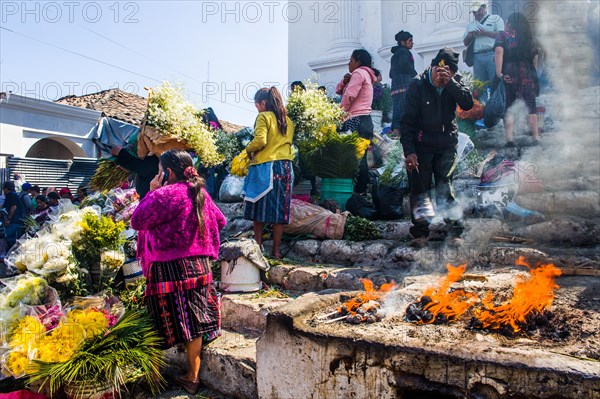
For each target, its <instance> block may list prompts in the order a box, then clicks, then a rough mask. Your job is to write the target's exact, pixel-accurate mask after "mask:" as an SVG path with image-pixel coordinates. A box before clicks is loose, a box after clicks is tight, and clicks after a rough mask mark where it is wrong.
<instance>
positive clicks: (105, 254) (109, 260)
mask: <svg viewBox="0 0 600 399" xmlns="http://www.w3.org/2000/svg"><path fill="white" fill-rule="evenodd" d="M123 263H125V253H124V252H123V251H122V250H120V249H119V250H113V249H106V250H104V251H102V252H100V269H101V270H103V271H108V272H117V271H119V268H120V267H121V266H123Z"/></svg>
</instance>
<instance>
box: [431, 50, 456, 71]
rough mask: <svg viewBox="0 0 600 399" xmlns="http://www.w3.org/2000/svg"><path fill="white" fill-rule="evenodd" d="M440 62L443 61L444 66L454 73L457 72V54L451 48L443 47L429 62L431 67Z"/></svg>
mask: <svg viewBox="0 0 600 399" xmlns="http://www.w3.org/2000/svg"><path fill="white" fill-rule="evenodd" d="M441 60H444V61H445V62H446V65H448V66H449V67H450V69H451V70H453V71H454V72H457V71H458V53H457V52H456V51H454V49H453V48H450V47H444V48H443V49H441V50H440V51H439V52H438V53H437V55H436V56H435V58H434V59H433V60H431V66H437V65H438V64H439V63H440V61H441Z"/></svg>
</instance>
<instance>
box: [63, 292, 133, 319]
mask: <svg viewBox="0 0 600 399" xmlns="http://www.w3.org/2000/svg"><path fill="white" fill-rule="evenodd" d="M73 306H74V307H75V309H79V310H83V311H86V310H90V309H93V310H96V311H100V312H102V314H104V316H105V317H106V319H107V320H108V326H109V327H112V326H113V325H115V324H116V323H117V322H118V321H119V320H120V319H121V317H122V316H123V314H124V313H125V306H124V305H123V302H121V300H120V299H119V298H118V297H116V296H112V295H109V294H107V292H105V291H103V292H99V293H98V294H96V295H92V296H86V297H75V298H74V299H73Z"/></svg>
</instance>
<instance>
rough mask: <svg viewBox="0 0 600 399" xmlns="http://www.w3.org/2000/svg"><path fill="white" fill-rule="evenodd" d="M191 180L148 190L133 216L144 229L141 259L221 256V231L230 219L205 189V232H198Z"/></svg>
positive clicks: (138, 227)
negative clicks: (190, 188)
mask: <svg viewBox="0 0 600 399" xmlns="http://www.w3.org/2000/svg"><path fill="white" fill-rule="evenodd" d="M189 187H191V184H190V183H185V182H180V183H175V184H170V185H168V186H164V187H160V188H158V189H156V190H154V191H152V192H150V193H148V194H147V195H146V196H145V197H144V199H143V200H142V201H141V202H140V204H139V205H138V207H137V208H136V210H135V211H134V212H133V216H132V218H131V227H132V228H134V229H136V230H139V231H140V236H139V238H140V240H139V244H138V245H140V244H141V246H142V248H138V251H140V257H141V259H140V262H141V263H142V267H143V268H147V267H148V266H149V263H151V262H167V261H170V260H174V259H181V258H187V257H190V256H209V257H211V258H213V259H216V258H217V257H218V255H219V246H220V244H221V241H220V239H219V231H220V230H221V229H222V228H223V227H225V224H226V223H227V220H226V219H225V216H223V213H221V210H220V209H219V208H217V206H216V205H215V203H214V202H213V200H212V198H210V195H209V194H208V193H207V192H206V191H205V190H204V189H203V192H204V224H205V226H206V230H205V232H204V235H200V233H199V231H198V217H197V216H196V210H195V209H194V204H193V202H192V193H191V192H190V191H188V188H189Z"/></svg>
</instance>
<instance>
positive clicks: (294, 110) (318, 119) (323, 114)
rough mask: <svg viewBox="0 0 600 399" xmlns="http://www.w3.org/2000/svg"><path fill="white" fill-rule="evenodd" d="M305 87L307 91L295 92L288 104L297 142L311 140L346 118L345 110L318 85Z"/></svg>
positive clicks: (308, 83)
mask: <svg viewBox="0 0 600 399" xmlns="http://www.w3.org/2000/svg"><path fill="white" fill-rule="evenodd" d="M305 86H306V90H296V91H294V92H293V93H292V94H291V95H290V97H289V99H288V103H287V112H288V116H289V117H290V119H291V120H292V122H294V125H295V129H296V130H295V133H294V137H295V139H297V140H310V139H312V138H314V135H315V134H317V133H318V132H319V131H321V130H322V129H323V128H324V127H326V126H329V125H338V124H341V123H342V122H343V121H344V118H345V117H346V113H345V112H344V110H342V109H341V108H340V106H339V105H338V104H335V103H333V102H332V101H330V100H329V99H328V98H327V95H326V94H325V93H324V92H323V91H321V90H319V89H318V88H317V87H318V86H317V84H316V83H312V82H307V83H306V84H305Z"/></svg>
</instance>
